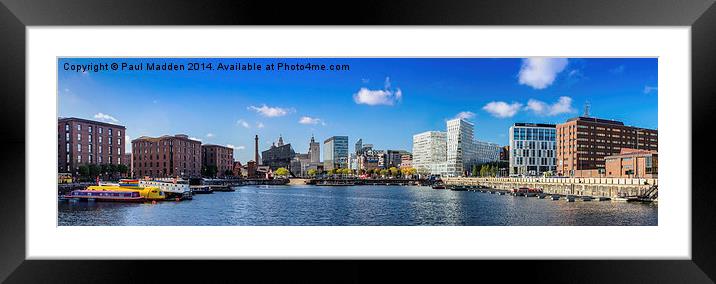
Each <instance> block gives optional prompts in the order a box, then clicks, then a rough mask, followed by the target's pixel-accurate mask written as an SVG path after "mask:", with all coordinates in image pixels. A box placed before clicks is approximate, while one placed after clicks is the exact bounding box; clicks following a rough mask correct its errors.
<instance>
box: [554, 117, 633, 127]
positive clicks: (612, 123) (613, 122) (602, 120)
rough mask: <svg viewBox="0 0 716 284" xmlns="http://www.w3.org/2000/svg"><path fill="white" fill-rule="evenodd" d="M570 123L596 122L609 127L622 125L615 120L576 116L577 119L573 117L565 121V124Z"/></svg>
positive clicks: (622, 123)
mask: <svg viewBox="0 0 716 284" xmlns="http://www.w3.org/2000/svg"><path fill="white" fill-rule="evenodd" d="M570 121H587V122H596V123H604V124H611V125H624V122H621V121H617V120H611V119H603V118H596V117H586V116H578V117H573V118H570V119H567V122H570Z"/></svg>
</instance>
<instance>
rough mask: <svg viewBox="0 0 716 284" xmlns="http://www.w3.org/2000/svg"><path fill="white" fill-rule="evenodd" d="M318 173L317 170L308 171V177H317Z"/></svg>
mask: <svg viewBox="0 0 716 284" xmlns="http://www.w3.org/2000/svg"><path fill="white" fill-rule="evenodd" d="M317 173H318V171H317V170H316V169H310V170H308V176H310V177H315V176H316V174H317Z"/></svg>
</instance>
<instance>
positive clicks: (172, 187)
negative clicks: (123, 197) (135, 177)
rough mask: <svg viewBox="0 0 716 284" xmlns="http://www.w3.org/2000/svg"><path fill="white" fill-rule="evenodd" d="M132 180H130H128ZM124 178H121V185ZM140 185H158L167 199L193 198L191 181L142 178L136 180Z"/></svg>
mask: <svg viewBox="0 0 716 284" xmlns="http://www.w3.org/2000/svg"><path fill="white" fill-rule="evenodd" d="M128 181H130V180H128ZM121 184H122V180H120V185H121ZM136 185H137V186H139V187H156V188H159V189H160V190H161V191H162V192H164V194H165V195H166V196H167V197H166V198H167V199H174V200H186V199H192V195H191V188H190V187H189V183H188V182H186V181H184V180H178V179H172V180H171V181H165V180H140V181H137V182H136Z"/></svg>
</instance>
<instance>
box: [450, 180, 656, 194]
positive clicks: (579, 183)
mask: <svg viewBox="0 0 716 284" xmlns="http://www.w3.org/2000/svg"><path fill="white" fill-rule="evenodd" d="M443 181H445V183H446V184H447V185H458V186H481V187H488V188H494V189H501V190H510V189H514V188H520V187H529V188H539V189H542V190H544V192H545V193H547V194H560V195H580V196H594V197H609V198H616V197H622V196H640V195H643V194H645V193H646V192H648V191H649V190H650V189H651V188H652V187H653V186H658V179H645V178H537V177H535V178H492V177H490V178H477V177H475V178H473V177H454V178H443Z"/></svg>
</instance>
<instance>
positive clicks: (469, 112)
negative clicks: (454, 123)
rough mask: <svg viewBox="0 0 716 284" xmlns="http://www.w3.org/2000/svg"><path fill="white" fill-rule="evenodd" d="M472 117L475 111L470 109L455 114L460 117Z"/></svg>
mask: <svg viewBox="0 0 716 284" xmlns="http://www.w3.org/2000/svg"><path fill="white" fill-rule="evenodd" d="M473 117H475V113H474V112H471V111H461V112H459V113H458V114H457V115H455V118H460V119H471V118H473Z"/></svg>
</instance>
